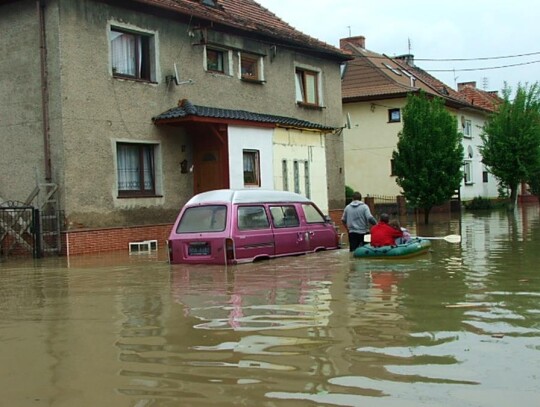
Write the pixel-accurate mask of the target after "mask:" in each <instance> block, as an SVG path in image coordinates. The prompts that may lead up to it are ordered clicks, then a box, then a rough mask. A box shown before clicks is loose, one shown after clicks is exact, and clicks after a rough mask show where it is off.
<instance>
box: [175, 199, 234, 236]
mask: <svg viewBox="0 0 540 407" xmlns="http://www.w3.org/2000/svg"><path fill="white" fill-rule="evenodd" d="M226 219H227V207H226V206H225V205H207V206H194V207H192V208H188V209H186V211H185V212H184V214H183V215H182V219H180V222H179V223H178V227H177V228H176V233H190V232H222V231H224V230H225V221H226Z"/></svg>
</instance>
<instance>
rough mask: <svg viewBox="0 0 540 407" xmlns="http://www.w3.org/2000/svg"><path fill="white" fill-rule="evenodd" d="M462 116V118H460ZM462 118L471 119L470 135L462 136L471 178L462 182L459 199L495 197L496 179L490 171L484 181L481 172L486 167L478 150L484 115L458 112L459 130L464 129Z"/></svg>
mask: <svg viewBox="0 0 540 407" xmlns="http://www.w3.org/2000/svg"><path fill="white" fill-rule="evenodd" d="M462 116H463V119H462V118H461V117H462ZM462 120H470V121H471V135H470V137H468V136H465V135H464V137H463V151H464V162H465V161H469V162H470V165H471V179H470V181H469V182H462V185H461V199H462V200H463V201H468V200H471V199H473V198H475V197H478V196H481V197H483V198H496V197H498V195H499V192H498V188H497V186H498V182H497V179H496V178H495V177H494V176H493V174H490V173H488V174H487V182H485V181H484V177H483V172H484V171H486V168H485V166H484V164H483V163H482V154H481V152H480V147H481V146H482V139H481V138H480V135H481V134H482V127H483V126H484V122H485V117H484V116H483V115H480V114H475V113H474V112H468V113H458V129H459V131H461V132H463V131H464V128H463V126H462ZM471 153H472V154H471ZM471 155H472V157H471Z"/></svg>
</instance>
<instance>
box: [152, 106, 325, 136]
mask: <svg viewBox="0 0 540 407" xmlns="http://www.w3.org/2000/svg"><path fill="white" fill-rule="evenodd" d="M152 121H153V122H154V124H155V125H164V124H169V125H171V124H172V125H174V124H178V125H180V124H183V123H186V122H188V123H193V122H207V123H208V122H214V123H237V124H241V122H245V124H246V125H247V124H248V123H251V124H252V125H257V126H264V127H285V128H294V129H305V130H319V131H321V132H325V133H326V132H332V131H334V130H336V128H335V127H330V126H325V125H322V124H318V123H312V122H309V121H306V120H300V119H295V118H292V117H285V116H274V115H269V114H263V113H254V112H248V111H246V110H236V109H220V108H217V107H208V106H198V105H194V104H192V103H191V102H190V101H189V100H187V99H181V100H180V101H179V102H178V106H177V107H173V108H172V109H169V110H167V111H166V112H163V113H161V114H159V115H157V116H155V117H153V118H152Z"/></svg>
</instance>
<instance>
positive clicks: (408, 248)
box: [353, 238, 431, 259]
mask: <svg viewBox="0 0 540 407" xmlns="http://www.w3.org/2000/svg"><path fill="white" fill-rule="evenodd" d="M430 247H431V241H429V240H428V239H418V238H415V239H411V241H410V242H408V243H405V244H398V245H396V246H381V247H373V246H371V245H370V244H366V245H364V246H360V247H359V248H357V249H356V250H355V251H354V252H353V256H354V257H365V258H371V259H404V258H407V257H413V256H418V255H420V254H423V253H426V252H427V251H428V250H429V248H430Z"/></svg>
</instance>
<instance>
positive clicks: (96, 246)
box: [62, 224, 172, 256]
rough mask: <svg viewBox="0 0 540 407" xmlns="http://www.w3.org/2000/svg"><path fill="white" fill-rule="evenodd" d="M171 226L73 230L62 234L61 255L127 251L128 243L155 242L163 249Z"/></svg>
mask: <svg viewBox="0 0 540 407" xmlns="http://www.w3.org/2000/svg"><path fill="white" fill-rule="evenodd" d="M171 227H172V224H164V225H150V226H133V227H118V228H103V229H75V230H68V231H66V232H63V233H62V255H64V256H66V255H67V256H74V255H80V254H95V253H102V252H112V251H117V250H125V251H126V252H127V251H128V250H129V243H130V242H140V241H144V240H157V241H158V248H159V249H164V248H165V247H166V244H167V238H168V237H169V233H170V231H171Z"/></svg>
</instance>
